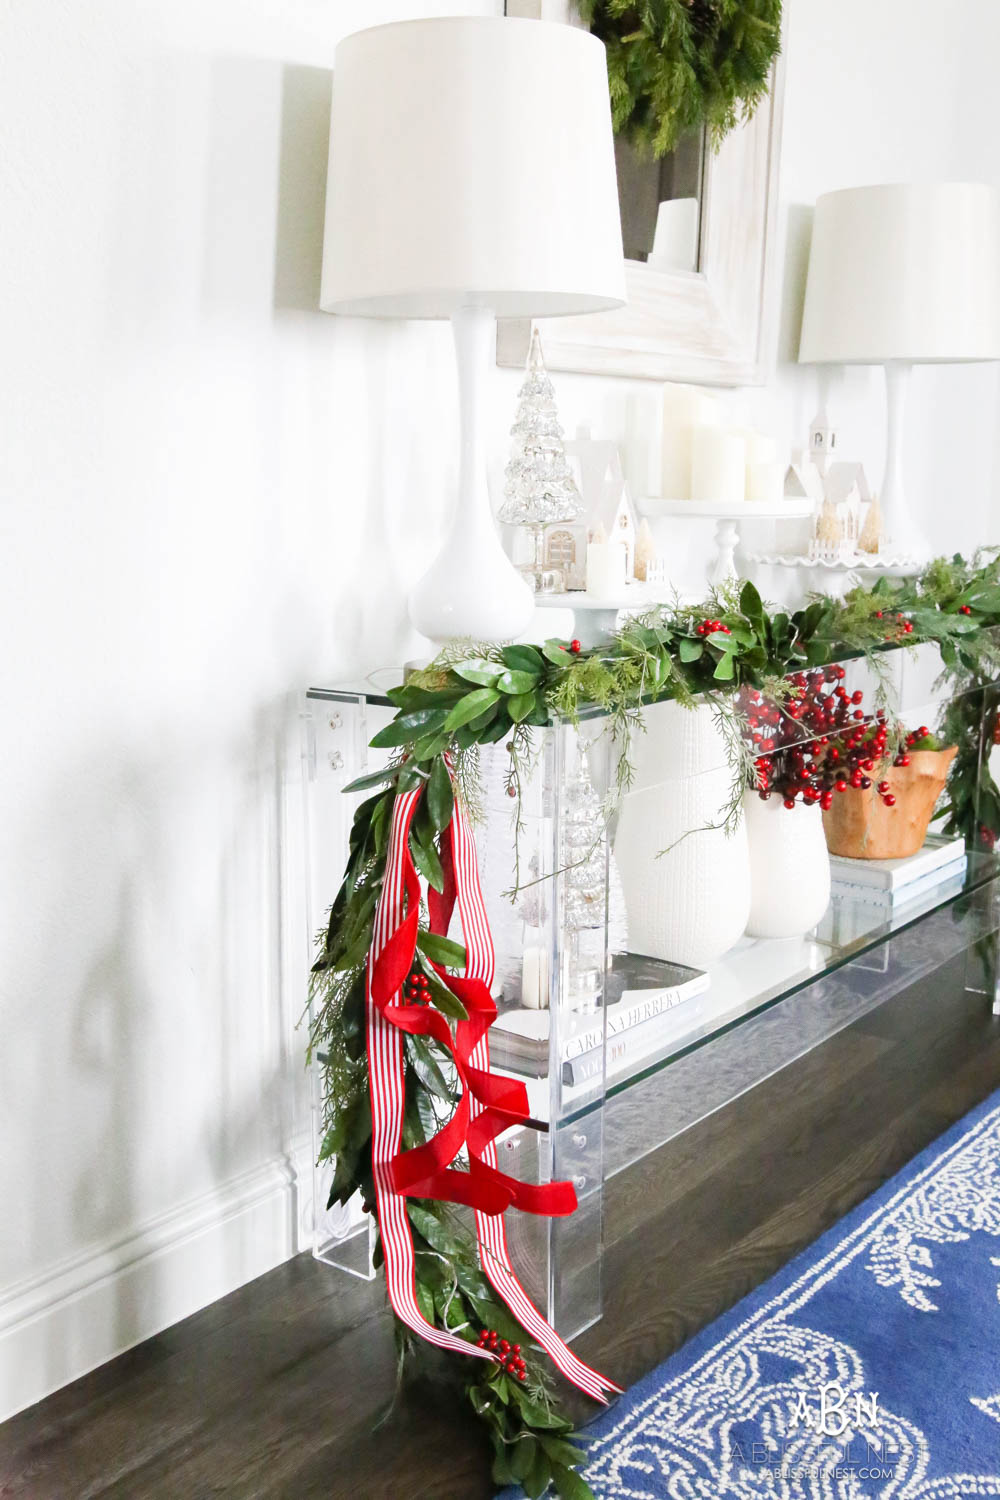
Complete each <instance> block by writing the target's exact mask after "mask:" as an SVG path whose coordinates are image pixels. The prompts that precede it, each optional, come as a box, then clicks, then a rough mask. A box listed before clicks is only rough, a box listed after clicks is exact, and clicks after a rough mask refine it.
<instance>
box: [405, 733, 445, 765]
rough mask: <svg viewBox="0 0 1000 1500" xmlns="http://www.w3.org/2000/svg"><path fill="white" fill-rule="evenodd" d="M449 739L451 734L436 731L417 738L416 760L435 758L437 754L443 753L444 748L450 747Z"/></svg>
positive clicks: (414, 755)
mask: <svg viewBox="0 0 1000 1500" xmlns="http://www.w3.org/2000/svg"><path fill="white" fill-rule="evenodd" d="M449 739H450V736H449V735H447V734H441V733H436V734H428V735H425V736H424V737H423V739H419V740H415V741H414V744H413V758H414V760H424V761H426V760H434V759H435V757H436V756H438V755H440V754H441V752H442V750H446V749H447V748H448V740H449Z"/></svg>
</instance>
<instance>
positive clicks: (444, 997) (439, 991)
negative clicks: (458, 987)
mask: <svg viewBox="0 0 1000 1500" xmlns="http://www.w3.org/2000/svg"><path fill="white" fill-rule="evenodd" d="M420 967H421V968H422V969H423V971H424V973H425V974H426V975H427V978H428V982H429V984H430V989H429V990H428V994H429V996H430V999H431V1004H432V1005H433V1006H434V1007H435V1009H436V1010H439V1011H440V1012H441V1014H442V1015H443V1016H447V1017H448V1019H449V1021H467V1020H468V1019H469V1012H468V1011H467V1010H466V1008H465V1006H464V1005H463V1004H462V1002H461V1000H460V999H459V998H458V996H457V995H456V994H454V993H453V991H451V990H450V989H449V988H448V986H447V985H446V984H442V982H441V980H440V978H439V976H438V975H437V974H435V972H434V970H433V969H432V968H431V966H430V964H425V963H423V962H421V965H420Z"/></svg>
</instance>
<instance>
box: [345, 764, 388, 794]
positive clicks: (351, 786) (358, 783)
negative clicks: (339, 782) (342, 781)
mask: <svg viewBox="0 0 1000 1500" xmlns="http://www.w3.org/2000/svg"><path fill="white" fill-rule="evenodd" d="M398 774H399V766H398V765H392V766H383V767H382V769H381V770H380V771H369V772H368V773H367V775H365V776H356V777H355V779H354V780H353V781H349V782H348V783H347V785H346V786H345V787H344V791H345V792H362V791H364V790H365V788H366V787H370V786H379V785H380V784H381V783H382V782H383V781H391V780H392V778H393V777H394V776H397V775H398Z"/></svg>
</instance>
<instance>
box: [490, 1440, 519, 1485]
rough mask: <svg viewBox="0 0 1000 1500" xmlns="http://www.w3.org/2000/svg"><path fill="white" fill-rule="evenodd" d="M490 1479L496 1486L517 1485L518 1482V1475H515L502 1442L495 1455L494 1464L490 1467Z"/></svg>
mask: <svg viewBox="0 0 1000 1500" xmlns="http://www.w3.org/2000/svg"><path fill="white" fill-rule="evenodd" d="M490 1478H491V1479H492V1480H493V1483H494V1484H516V1483H517V1481H518V1475H516V1474H515V1473H514V1470H513V1469H512V1468H511V1466H510V1460H509V1459H508V1457H507V1450H506V1447H504V1445H503V1443H502V1442H501V1445H500V1446H499V1447H498V1448H497V1449H496V1451H495V1453H494V1454H493V1463H492V1465H491V1466H490Z"/></svg>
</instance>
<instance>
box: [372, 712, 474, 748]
mask: <svg viewBox="0 0 1000 1500" xmlns="http://www.w3.org/2000/svg"><path fill="white" fill-rule="evenodd" d="M457 706H458V705H457V704H456V707H457ZM444 723H445V710H444V709H443V708H418V709H415V710H414V712H413V713H410V714H397V715H396V717H395V718H394V719H393V721H392V723H391V724H387V725H386V726H385V728H384V729H380V730H379V732H378V734H376V735H375V736H374V737H373V738H372V739H371V740H370V741H369V743H370V744H371V746H372V749H374V750H387V749H392V748H393V747H394V746H398V745H409V744H410V743H411V741H413V740H416V739H420V738H421V736H423V735H425V734H429V733H430V732H431V730H435V729H441V728H442V727H443V725H444Z"/></svg>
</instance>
